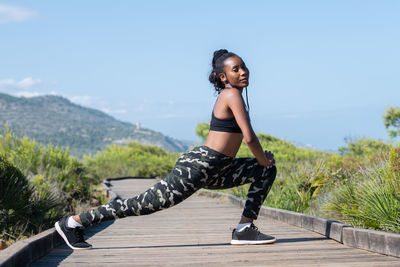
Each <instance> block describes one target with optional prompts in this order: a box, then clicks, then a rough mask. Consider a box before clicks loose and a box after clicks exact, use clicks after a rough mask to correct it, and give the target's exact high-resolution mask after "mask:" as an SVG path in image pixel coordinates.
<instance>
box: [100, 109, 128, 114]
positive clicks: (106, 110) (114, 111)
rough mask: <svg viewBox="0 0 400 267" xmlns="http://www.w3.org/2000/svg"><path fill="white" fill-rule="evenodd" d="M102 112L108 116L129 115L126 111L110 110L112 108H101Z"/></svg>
mask: <svg viewBox="0 0 400 267" xmlns="http://www.w3.org/2000/svg"><path fill="white" fill-rule="evenodd" d="M100 110H101V111H103V112H105V113H108V114H125V113H128V111H127V110H126V109H110V108H100Z"/></svg>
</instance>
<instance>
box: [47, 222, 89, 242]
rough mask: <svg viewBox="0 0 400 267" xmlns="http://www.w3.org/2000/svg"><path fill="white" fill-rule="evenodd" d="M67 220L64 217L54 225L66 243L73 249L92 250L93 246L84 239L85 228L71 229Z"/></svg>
mask: <svg viewBox="0 0 400 267" xmlns="http://www.w3.org/2000/svg"><path fill="white" fill-rule="evenodd" d="M67 220H68V217H64V218H62V219H61V220H59V221H58V222H56V223H55V224H54V226H55V227H56V230H57V232H58V233H59V234H60V236H61V237H62V238H63V239H64V241H65V243H67V245H68V246H69V247H70V248H72V249H91V248H92V245H90V244H89V243H86V242H85V240H84V239H83V227H76V228H69V227H67Z"/></svg>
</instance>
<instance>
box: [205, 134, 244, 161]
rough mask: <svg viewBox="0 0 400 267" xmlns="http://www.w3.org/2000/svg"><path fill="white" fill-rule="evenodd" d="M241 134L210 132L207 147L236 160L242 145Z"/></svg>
mask: <svg viewBox="0 0 400 267" xmlns="http://www.w3.org/2000/svg"><path fill="white" fill-rule="evenodd" d="M242 139H243V135H242V134H241V133H229V132H218V131H210V132H209V133H208V137H207V140H206V142H205V144H204V145H205V146H207V147H209V148H211V149H213V150H215V151H218V152H219V153H222V154H224V155H227V156H229V157H232V158H234V157H235V156H236V154H237V152H238V150H239V147H240V144H241V143H242Z"/></svg>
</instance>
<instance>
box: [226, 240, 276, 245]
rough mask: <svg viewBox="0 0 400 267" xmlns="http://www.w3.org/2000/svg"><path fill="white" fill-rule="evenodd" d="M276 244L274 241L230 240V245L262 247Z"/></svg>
mask: <svg viewBox="0 0 400 267" xmlns="http://www.w3.org/2000/svg"><path fill="white" fill-rule="evenodd" d="M274 242H276V239H271V240H231V245H262V244H271V243H274Z"/></svg>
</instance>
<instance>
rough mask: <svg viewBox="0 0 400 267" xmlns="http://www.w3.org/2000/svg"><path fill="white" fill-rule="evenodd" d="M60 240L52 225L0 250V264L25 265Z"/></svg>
mask: <svg viewBox="0 0 400 267" xmlns="http://www.w3.org/2000/svg"><path fill="white" fill-rule="evenodd" d="M62 242H63V240H62V239H61V237H60V236H59V234H58V233H57V231H56V230H55V228H54V227H53V228H51V229H48V230H46V231H43V232H41V233H39V234H37V235H35V236H32V237H30V238H28V239H25V240H22V241H18V242H16V243H14V244H12V245H11V246H9V247H8V248H6V249H4V250H1V251H0V266H1V267H11V266H27V265H29V264H31V263H33V262H34V261H36V260H37V259H39V258H41V257H43V256H45V255H47V254H48V253H49V252H50V251H51V250H52V249H53V248H55V247H57V246H58V245H60V244H62Z"/></svg>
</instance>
